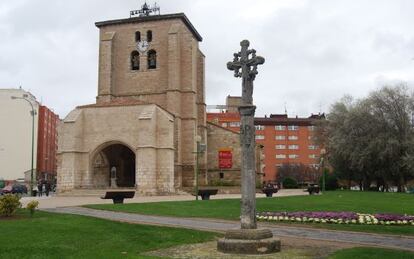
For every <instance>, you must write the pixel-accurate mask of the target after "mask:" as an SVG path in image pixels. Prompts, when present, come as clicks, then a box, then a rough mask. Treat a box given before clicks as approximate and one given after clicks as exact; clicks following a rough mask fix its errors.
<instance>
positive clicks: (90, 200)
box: [21, 189, 307, 209]
mask: <svg viewBox="0 0 414 259" xmlns="http://www.w3.org/2000/svg"><path fill="white" fill-rule="evenodd" d="M104 193H105V191H102V193H101V194H100V195H96V196H55V195H53V196H49V197H45V196H43V197H23V198H22V199H21V202H22V204H23V207H25V206H26V205H27V203H28V202H30V201H32V200H37V201H39V208H40V209H49V208H57V207H68V206H82V205H87V204H112V200H103V199H101V198H100V196H103V194H104ZM298 195H307V193H306V192H304V191H303V190H302V189H292V190H290V189H286V190H280V191H279V192H278V193H277V194H275V197H285V196H298ZM240 197H241V195H240V194H218V195H214V196H211V197H210V198H211V199H212V200H218V199H240ZM256 197H257V198H263V197H266V196H265V195H264V194H263V193H257V194H256ZM194 199H195V197H194V196H192V195H189V194H184V195H168V196H140V195H139V194H136V195H135V197H134V198H132V199H126V200H125V201H124V202H125V203H146V202H159V201H191V200H194Z"/></svg>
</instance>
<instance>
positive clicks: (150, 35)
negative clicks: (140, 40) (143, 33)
mask: <svg viewBox="0 0 414 259" xmlns="http://www.w3.org/2000/svg"><path fill="white" fill-rule="evenodd" d="M147 41H148V42H151V41H152V31H147Z"/></svg>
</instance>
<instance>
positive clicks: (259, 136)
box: [255, 135, 265, 140]
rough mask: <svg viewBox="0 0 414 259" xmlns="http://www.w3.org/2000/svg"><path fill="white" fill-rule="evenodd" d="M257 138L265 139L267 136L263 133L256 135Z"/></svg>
mask: <svg viewBox="0 0 414 259" xmlns="http://www.w3.org/2000/svg"><path fill="white" fill-rule="evenodd" d="M255 138H256V139H259V140H260V139H264V138H265V136H263V135H256V137H255Z"/></svg>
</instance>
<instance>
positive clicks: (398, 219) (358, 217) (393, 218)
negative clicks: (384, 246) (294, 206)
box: [256, 211, 414, 226]
mask: <svg viewBox="0 0 414 259" xmlns="http://www.w3.org/2000/svg"><path fill="white" fill-rule="evenodd" d="M256 217H257V219H258V220H261V221H281V222H283V221H285V222H310V223H333V224H363V225H412V226H414V216H411V215H398V214H385V213H379V214H362V213H355V212H306V211H305V212H261V213H258V214H257V216H256Z"/></svg>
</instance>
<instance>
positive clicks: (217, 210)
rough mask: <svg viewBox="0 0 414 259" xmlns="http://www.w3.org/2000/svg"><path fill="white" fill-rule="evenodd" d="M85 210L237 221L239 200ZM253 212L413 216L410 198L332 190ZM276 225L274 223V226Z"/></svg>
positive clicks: (261, 201) (406, 231)
mask: <svg viewBox="0 0 414 259" xmlns="http://www.w3.org/2000/svg"><path fill="white" fill-rule="evenodd" d="M87 207H90V208H95V209H104V210H114V211H123V212H130V213H140V214H148V215H165V216H176V217H200V218H220V219H229V220H238V219H239V215H240V200H239V199H228V200H209V201H182V202H156V203H139V204H116V205H114V204H103V205H88V206H87ZM257 211H258V212H261V211H354V212H362V213H398V214H410V215H414V195H412V194H402V193H376V192H352V191H335V192H326V193H325V194H323V195H312V196H310V195H309V196H291V197H277V195H276V197H274V198H258V199H257ZM275 224H277V223H275ZM307 226H312V227H322V228H329V229H340V230H350V231H364V232H376V233H387V234H400V235H401V234H402V235H414V226H373V225H369V226H367V225H329V224H307Z"/></svg>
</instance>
